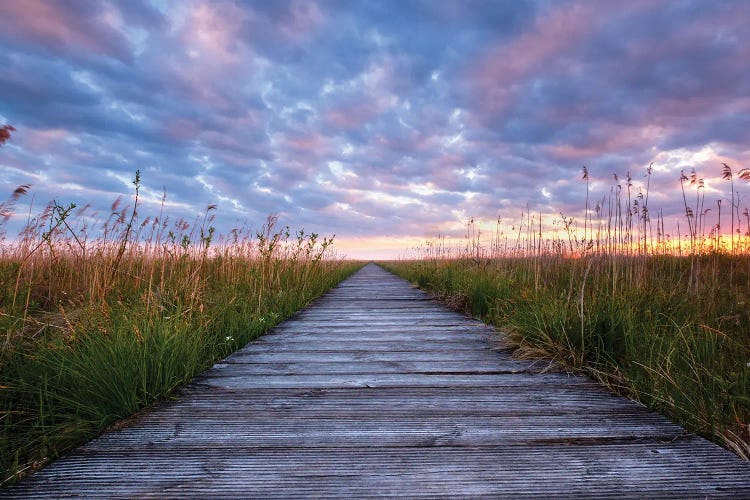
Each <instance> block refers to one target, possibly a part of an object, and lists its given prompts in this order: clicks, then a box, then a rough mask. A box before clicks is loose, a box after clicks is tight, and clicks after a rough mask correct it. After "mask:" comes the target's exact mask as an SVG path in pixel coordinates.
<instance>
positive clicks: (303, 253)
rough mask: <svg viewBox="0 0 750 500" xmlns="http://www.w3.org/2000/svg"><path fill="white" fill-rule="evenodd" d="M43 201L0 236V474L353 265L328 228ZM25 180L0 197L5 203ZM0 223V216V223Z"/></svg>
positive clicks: (167, 387)
mask: <svg viewBox="0 0 750 500" xmlns="http://www.w3.org/2000/svg"><path fill="white" fill-rule="evenodd" d="M140 182H141V179H140V174H136V176H135V179H134V189H135V196H134V197H133V201H132V203H131V204H130V205H125V206H123V204H122V201H121V200H118V201H116V202H115V203H114V204H113V205H112V207H111V208H112V210H111V212H112V215H111V216H110V217H108V218H107V219H106V220H99V221H97V220H96V219H95V218H94V217H93V215H92V214H90V213H89V210H90V209H89V208H88V207H83V208H78V207H77V206H76V205H73V204H71V205H60V204H59V203H58V202H56V201H52V202H51V203H49V204H48V205H47V206H46V207H45V208H44V209H43V210H42V211H41V213H39V214H38V215H36V216H34V217H30V218H29V220H28V223H27V224H26V226H25V227H24V228H23V230H22V231H21V232H20V234H19V235H18V237H17V238H15V239H13V240H8V239H3V240H1V241H0V471H1V475H0V483H9V482H13V481H15V480H17V479H18V478H20V477H22V476H23V475H24V474H26V473H28V472H29V471H31V470H34V469H36V468H38V467H40V466H43V465H44V464H45V463H46V462H47V461H49V460H50V459H51V458H54V457H55V456H57V455H59V454H60V453H61V452H63V451H65V450H68V449H70V448H71V447H74V446H76V445H78V444H80V443H82V442H84V441H86V440H88V439H91V438H92V437H94V436H96V435H97V434H98V433H100V432H102V431H103V430H104V429H105V428H107V427H108V426H110V425H112V424H113V423H115V422H116V421H118V420H119V419H122V418H125V417H128V416H129V415H131V414H133V413H134V412H137V411H138V410H139V409H140V408H143V407H144V406H146V405H148V404H150V403H152V402H153V401H155V400H157V399H160V398H163V397H166V396H167V395H168V394H169V393H170V392H171V391H173V390H174V388H176V387H177V386H179V385H180V384H182V383H184V382H186V381H188V380H190V379H191V378H192V377H193V376H194V375H195V374H197V373H199V372H200V371H202V370H204V369H206V368H208V367H209V366H211V365H212V364H213V363H214V362H215V361H216V360H218V359H221V358H223V357H225V356H226V355H228V354H229V353H231V352H233V351H235V350H236V349H238V348H240V347H242V346H243V345H244V344H245V343H247V342H248V341H250V340H252V339H253V338H255V337H256V336H258V335H260V334H261V333H263V332H265V331H266V330H268V329H269V328H271V327H272V326H273V325H275V324H277V323H278V322H280V321H282V320H283V319H285V318H286V317H288V316H289V315H291V314H293V313H294V312H295V311H297V310H299V309H300V308H302V307H304V306H305V305H306V304H307V303H308V302H309V301H311V300H312V299H314V298H315V297H317V296H318V295H320V294H321V293H323V292H324V291H326V290H327V289H329V288H330V287H331V286H333V285H335V284H336V283H338V282H339V281H340V280H341V279H343V278H344V277H345V276H347V275H348V274H350V273H351V272H353V271H354V270H355V269H356V268H357V267H359V266H361V264H358V263H356V262H346V261H342V260H340V259H337V258H336V256H335V254H334V253H333V251H332V243H333V238H332V237H331V238H327V237H324V238H321V237H320V236H319V235H317V234H306V233H305V232H304V231H302V230H300V231H298V232H297V233H296V234H294V235H292V234H291V232H290V230H289V228H287V227H279V226H278V221H277V219H276V217H270V218H269V219H268V220H267V221H266V222H265V223H264V224H263V225H262V227H261V228H260V229H259V230H257V231H251V230H250V229H248V228H244V227H243V228H237V229H233V230H232V231H230V232H229V233H228V234H225V235H218V234H217V233H216V231H215V229H214V226H213V223H214V217H215V212H216V207H215V206H213V205H210V206H208V207H207V208H206V211H205V212H204V213H203V214H201V216H200V217H198V218H196V220H195V221H193V222H188V221H186V220H183V219H179V220H170V219H169V218H168V217H166V216H164V215H163V204H162V210H160V213H158V214H156V215H148V216H145V217H144V216H143V215H142V214H141V207H140V206H139V195H138V194H139V190H140ZM28 189H29V187H28V186H21V187H19V189H17V190H16V191H15V192H14V193H13V195H12V196H11V197H10V198H9V199H8V200H7V201H6V202H5V203H3V204H2V206H0V212H2V214H3V217H4V218H3V220H7V219H8V218H9V217H10V216H11V215H12V214H13V213H14V206H15V204H16V202H17V201H18V200H19V199H20V197H22V196H25V195H26V194H27V191H28ZM2 227H3V226H2V225H0V229H2Z"/></svg>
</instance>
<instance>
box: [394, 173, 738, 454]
mask: <svg viewBox="0 0 750 500" xmlns="http://www.w3.org/2000/svg"><path fill="white" fill-rule="evenodd" d="M723 167H724V168H723V171H722V174H723V178H724V179H726V180H727V181H732V182H734V181H733V179H734V178H740V179H743V180H745V179H747V178H750V171H748V170H741V171H740V172H738V173H737V174H733V173H732V171H731V167H729V166H728V165H723ZM589 175H590V172H589V171H588V169H585V170H584V172H583V180H584V181H585V182H586V188H585V197H586V198H585V202H584V203H585V208H584V213H583V215H582V217H580V218H581V219H582V221H583V222H582V227H579V226H578V225H577V224H576V222H575V219H574V218H573V217H571V216H569V215H563V214H560V217H559V218H557V219H555V220H554V221H553V222H552V224H545V226H546V227H548V228H550V227H551V229H550V230H546V231H545V230H543V229H542V227H543V224H542V222H541V219H542V215H541V214H532V213H531V211H530V210H529V209H528V208H527V209H526V211H525V212H524V214H523V215H522V217H521V219H520V221H519V222H518V223H516V224H514V225H513V226H512V227H511V228H510V230H507V229H503V228H502V227H501V225H500V224H499V223H498V225H497V228H496V230H495V234H494V235H493V237H492V238H491V239H490V241H489V244H482V243H481V242H479V241H477V239H476V238H475V237H474V236H472V235H475V234H477V233H479V232H480V231H479V230H478V229H476V228H471V230H470V231H467V234H466V238H465V239H466V241H465V243H464V244H463V245H450V244H449V243H448V242H446V240H445V239H444V238H439V239H437V240H435V241H431V242H429V243H428V244H427V245H426V246H424V247H422V248H419V249H417V255H416V257H417V258H412V259H403V260H401V261H394V262H390V263H387V264H386V266H387V267H388V268H390V269H391V270H392V271H394V272H396V273H397V274H400V275H401V276H403V277H405V278H407V279H410V280H411V281H413V282H416V283H417V284H418V285H419V286H421V287H424V288H427V289H429V290H431V291H433V292H434V293H435V294H437V295H438V296H440V297H442V298H444V299H445V300H447V301H448V302H449V303H450V304H451V305H453V306H454V307H455V308H457V309H459V310H462V311H464V312H467V313H469V314H472V315H474V316H476V317H479V318H482V319H484V320H486V321H488V322H491V323H493V324H495V325H497V326H498V327H501V328H503V329H504V330H505V331H507V332H508V334H509V336H510V338H511V339H513V340H514V341H515V343H516V344H517V346H518V348H519V349H518V353H519V355H539V354H540V353H541V354H542V355H544V356H551V357H553V358H555V359H556V360H557V361H559V362H560V363H561V364H563V365H565V366H567V367H569V368H571V369H575V370H582V371H584V372H586V373H588V374H589V375H591V376H593V377H594V378H596V379H598V380H600V381H602V382H604V383H605V384H607V385H608V386H609V387H611V388H612V389H613V390H616V391H618V392H620V393H623V394H626V395H628V396H630V397H632V398H635V399H637V400H639V401H642V402H643V403H645V404H647V405H649V406H650V407H652V408H655V409H657V410H659V411H662V412H663V413H665V414H667V415H669V416H670V417H672V418H673V419H674V420H676V421H677V422H679V423H681V424H682V425H684V426H686V427H687V428H688V429H689V430H691V431H694V432H698V433H700V434H702V435H704V436H707V437H709V438H711V439H713V440H714V441H716V442H718V443H720V444H722V445H724V446H726V447H727V448H729V449H731V450H733V451H734V452H735V453H737V454H738V455H739V456H741V457H744V458H745V459H748V458H750V334H749V333H748V332H750V313H748V304H750V223H749V224H748V226H749V227H748V228H747V230H745V231H742V230H741V229H740V228H741V227H742V226H741V219H740V217H739V216H740V214H741V213H742V214H746V213H747V208H745V209H744V211H741V207H740V197H739V193H738V189H737V186H735V185H734V184H732V187H731V197H732V199H731V200H729V207H730V209H729V210H726V211H724V213H722V211H721V210H720V209H721V208H722V203H721V201H720V200H719V201H718V202H717V204H716V208H717V209H716V210H715V211H714V212H711V211H710V210H709V209H707V208H706V200H705V183H704V181H703V179H702V178H701V177H699V176H698V174H697V173H696V172H695V171H693V172H691V173H690V174H689V175H686V174H685V173H682V174H681V176H680V196H681V198H682V200H683V203H684V208H685V219H684V220H683V227H687V228H688V232H687V234H685V235H682V236H681V235H680V234H679V231H678V232H677V233H676V234H674V235H673V236H670V235H669V234H667V233H666V231H665V229H664V228H665V223H664V219H663V217H662V216H661V211H660V210H652V209H651V208H650V207H649V195H648V190H649V186H650V175H651V167H650V166H649V168H648V170H647V177H646V178H647V179H648V180H647V183H646V187H645V191H643V190H642V189H641V190H639V191H638V193H637V194H636V195H632V193H631V189H632V188H633V186H632V183H631V176H630V174H629V173H628V174H627V176H625V179H626V182H625V185H622V184H620V183H619V181H618V179H617V177H616V176H615V183H616V184H615V186H613V187H612V188H611V189H610V194H609V196H604V197H602V198H601V199H600V201H599V202H597V203H596V206H595V207H591V206H589V204H590V192H589V184H588V182H589ZM592 205H593V203H592ZM726 212H729V215H730V218H731V220H732V221H733V222H732V224H730V228H731V231H732V232H731V234H729V235H728V234H725V233H723V232H722V227H723V226H722V217H725V214H726ZM652 214H655V216H654V217H653V220H652ZM711 217H715V219H714V222H713V223H712V222H711ZM746 217H747V218H749V219H750V216H746ZM473 223H474V222H473V221H470V226H471V225H472V224H473ZM678 223H679V222H678ZM514 240H515V241H514Z"/></svg>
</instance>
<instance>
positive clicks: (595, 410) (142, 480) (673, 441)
mask: <svg viewBox="0 0 750 500" xmlns="http://www.w3.org/2000/svg"><path fill="white" fill-rule="evenodd" d="M494 335H496V334H495V333H494V332H493V330H492V329H491V328H489V327H487V326H485V325H483V324H482V323H480V322H477V321H474V320H471V319H468V318H466V317H464V316H461V315H459V314H456V313H453V312H450V311H448V310H447V309H446V308H445V307H443V306H442V305H440V304H439V303H437V302H435V301H433V300H431V299H430V297H429V296H428V295H427V294H425V293H424V292H422V291H420V290H417V289H414V288H412V287H410V286H409V284H408V283H406V282H405V281H403V280H401V279H399V278H397V277H395V276H393V275H391V274H388V273H387V272H385V271H383V270H382V269H381V268H379V267H377V266H374V265H368V266H366V267H365V268H364V269H362V270H361V271H360V272H359V273H357V274H355V275H354V276H352V277H351V278H349V279H348V280H346V281H345V282H343V283H342V284H341V285H339V286H338V287H337V288H335V289H334V290H332V291H331V292H329V293H328V294H327V295H325V296H324V297H322V298H321V299H320V300H318V301H317V302H316V303H315V304H314V305H313V306H312V307H310V308H308V309H307V310H305V311H304V312H302V313H300V314H298V315H297V316H295V317H294V318H293V319H291V320H289V321H287V322H285V323H283V324H282V325H280V326H278V327H277V328H275V329H274V330H273V332H272V333H270V334H269V335H266V336H264V337H262V338H261V339H259V340H257V341H255V342H252V343H251V344H249V345H247V346H246V347H245V348H243V349H242V350H240V351H238V352H236V353H234V354H232V355H231V356H229V357H228V358H227V359H226V360H224V361H223V362H221V363H219V364H217V365H216V366H214V367H213V368H212V369H210V370H208V371H207V372H205V373H204V374H202V375H201V376H199V377H198V378H197V379H196V380H195V381H193V382H192V383H191V384H189V385H188V386H186V387H185V388H184V389H183V390H182V391H181V392H180V395H179V398H178V399H176V400H174V401H169V402H165V403H161V404H159V405H157V406H156V407H155V408H153V410H151V411H149V412H147V413H146V414H144V415H143V416H141V417H140V418H138V419H137V420H135V421H134V422H133V423H132V424H130V425H128V426H127V427H125V428H123V429H121V430H118V431H114V432H109V433H107V434H105V435H103V436H101V437H100V438H99V439H96V440H94V441H92V442H90V443H88V444H87V445H85V446H83V447H81V448H79V449H78V450H76V451H75V452H73V453H71V454H70V455H69V456H67V457H65V458H62V459H60V460H58V461H57V462H55V463H53V464H52V465H50V466H49V467H47V468H46V469H44V470H42V471H40V472H38V473H36V474H34V475H33V476H31V477H29V478H27V479H26V480H25V481H22V482H21V483H20V484H18V485H16V486H15V487H13V488H10V489H6V490H4V491H0V497H2V496H12V497H15V496H19V497H27V496H35V497H53V498H61V497H96V496H103V497H138V498H140V497H148V496H157V497H179V496H194V497H204V498H217V497H223V496H226V497H254V498H269V497H293V498H299V497H310V496H315V497H326V498H327V497H337V496H338V497H347V498H360V497H369V496H399V497H402V496H403V497H415V496H428V497H439V496H443V497H450V498H454V497H458V496H470V497H479V496H492V497H498V496H499V497H503V496H509V497H513V498H520V497H543V498H547V497H574V496H576V497H577V496H587V497H590V496H595V497H607V496H612V497H620V498H621V497H669V496H673V497H678V498H692V497H695V498H706V497H720V496H726V497H735V498H737V497H744V498H750V464H748V463H746V462H743V461H741V460H740V459H738V458H737V457H735V456H734V455H732V454H731V453H729V452H727V451H725V450H723V449H721V448H719V447H718V446H716V445H714V444H712V443H710V442H708V441H706V440H704V439H701V438H698V437H696V436H694V435H691V434H688V433H686V432H685V431H684V430H683V429H681V428H680V427H678V426H676V425H674V424H672V423H670V422H668V421H667V420H666V419H665V418H663V417H661V416H660V415H657V414H654V413H652V412H650V411H648V410H647V409H645V408H644V407H642V406H640V405H638V404H636V403H633V402H630V401H628V400H626V399H623V398H620V397H616V396H613V395H611V394H609V393H608V392H607V391H605V390H604V389H602V388H600V387H598V386H597V385H596V384H594V383H593V382H590V381H589V380H587V379H585V378H582V377H577V376H569V375H566V374H563V373H549V372H547V373H544V372H543V369H544V368H545V367H546V365H545V364H544V363H540V362H536V363H534V362H529V361H519V360H514V359H512V358H511V356H510V355H509V354H508V353H507V352H501V351H498V350H496V349H493V340H492V338H493V336H494Z"/></svg>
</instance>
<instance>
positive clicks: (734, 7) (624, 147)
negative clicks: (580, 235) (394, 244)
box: [0, 0, 750, 247]
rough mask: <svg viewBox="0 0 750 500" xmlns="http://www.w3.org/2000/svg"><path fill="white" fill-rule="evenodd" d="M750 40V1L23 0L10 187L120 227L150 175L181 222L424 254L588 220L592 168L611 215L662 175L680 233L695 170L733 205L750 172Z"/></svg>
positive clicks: (3, 79) (8, 31)
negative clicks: (275, 228)
mask: <svg viewBox="0 0 750 500" xmlns="http://www.w3.org/2000/svg"><path fill="white" fill-rule="evenodd" d="M749 20H750V7H749V6H748V5H747V3H746V2H742V1H726V2H721V3H698V2H678V1H675V2H651V1H646V0H638V1H634V2H628V3H622V2H609V1H605V2H598V3H595V4H594V3H591V2H583V1H565V2H521V1H507V2H497V1H479V0H476V1H472V2H469V3H467V2H461V1H450V0H446V1H441V2H437V3H436V2H429V1H415V2H399V1H385V2H349V3H342V2H336V1H327V0H321V1H304V2H303V1H290V2H260V3H247V2H239V1H230V0H221V1H215V2H203V1H197V0H196V1H185V2H182V1H181V2H176V1H171V0H169V1H166V2H161V1H159V2H156V1H154V2H149V1H137V2H136V1H124V0H123V1H104V0H102V1H94V2H78V1H62V0H61V1H58V2H41V1H36V0H29V1H28V2H5V3H0V66H2V67H3V71H2V72H0V88H2V94H0V113H2V117H1V118H2V119H4V120H7V121H8V122H9V123H12V124H13V125H14V126H16V128H17V129H18V130H17V132H16V133H15V134H14V136H13V137H12V138H11V141H10V142H9V143H8V144H6V145H5V146H3V148H2V149H0V175H1V176H2V178H3V182H2V183H1V184H0V189H5V190H6V192H8V193H9V192H11V191H12V189H14V188H15V185H18V184H21V183H24V182H31V183H32V184H34V189H35V190H36V191H37V193H38V194H37V196H38V197H39V198H45V197H46V198H55V197H59V196H62V195H64V196H66V197H67V196H71V197H75V196H77V197H79V198H81V199H80V200H79V202H81V203H83V202H84V201H87V200H91V201H92V205H93V206H92V211H94V210H99V211H100V212H101V213H107V207H108V204H109V203H111V201H112V198H115V197H116V196H117V195H118V194H128V193H129V190H130V188H131V185H130V181H131V180H132V176H133V173H134V172H135V170H136V169H141V170H142V172H143V182H144V189H146V190H147V191H148V192H149V193H151V194H150V195H149V198H148V199H149V201H148V203H149V204H151V205H152V206H154V207H158V205H159V203H160V198H161V193H162V189H163V188H164V187H166V189H167V192H168V200H169V204H170V210H173V218H175V219H177V218H179V217H181V216H185V217H187V218H192V217H195V216H196V215H197V214H199V213H202V211H203V210H204V209H205V206H206V205H208V204H209V203H218V205H219V211H218V215H219V219H218V220H219V221H220V220H221V216H222V214H225V215H226V218H227V221H228V222H224V223H221V222H220V224H224V225H225V229H226V228H228V227H230V226H231V225H232V224H235V223H236V221H238V220H245V219H247V220H251V221H257V223H258V224H260V223H262V221H263V219H264V217H265V215H267V214H271V213H277V214H281V215H282V217H283V220H284V223H287V224H290V225H293V226H294V225H303V226H305V227H306V228H308V229H309V230H314V231H317V232H320V233H336V234H338V235H339V237H340V238H342V241H343V240H345V239H346V238H347V237H349V238H352V239H355V238H359V239H360V240H358V241H363V240H365V239H367V238H371V237H374V238H382V237H383V236H384V235H389V236H392V237H399V238H402V239H401V240H400V241H414V240H413V239H420V238H427V237H430V236H434V235H435V234H436V233H438V232H439V233H441V234H451V235H454V236H456V237H460V236H461V234H462V233H463V232H464V231H465V223H466V220H468V219H469V218H470V217H476V219H477V220H481V221H482V223H483V224H494V221H495V219H496V217H497V215H498V213H500V214H501V215H502V217H504V218H505V219H506V220H508V219H515V218H517V217H518V215H519V214H520V212H521V211H522V210H526V207H527V206H528V207H529V208H530V209H531V210H532V211H543V212H545V213H548V214H549V216H550V217H553V216H556V215H555V214H557V213H558V212H560V211H563V212H565V213H570V214H579V215H578V216H580V214H581V211H582V206H581V205H582V204H581V199H582V193H583V194H584V195H585V184H583V183H582V182H581V180H580V169H581V167H582V166H583V165H587V166H588V167H589V169H590V171H591V172H592V183H591V186H590V187H591V189H592V199H597V200H598V199H600V198H601V196H603V195H605V194H607V193H609V192H610V190H611V189H615V188H616V183H615V181H614V177H613V175H614V174H617V175H618V176H619V179H620V180H619V182H620V184H622V182H623V181H622V179H623V178H624V176H625V174H626V173H627V172H628V171H630V172H631V174H632V176H633V179H634V188H633V189H645V188H644V185H643V182H644V179H645V178H644V177H643V176H644V172H645V168H646V166H647V165H648V164H650V163H651V162H654V165H655V167H654V173H653V175H652V178H651V182H652V184H651V189H652V195H651V199H652V200H653V201H654V203H657V202H658V203H659V204H660V205H661V206H663V207H664V212H665V213H670V214H673V215H678V214H679V213H680V204H679V201H680V200H679V198H676V197H675V196H674V195H675V193H677V194H679V191H676V190H679V181H678V179H679V170H681V169H686V170H688V171H689V170H690V169H691V168H696V169H698V171H699V172H700V173H701V175H703V176H704V177H705V179H706V182H707V185H709V186H710V187H711V190H707V193H709V192H710V196H712V197H715V198H721V197H724V198H726V197H727V196H728V195H727V193H726V188H727V186H726V185H725V184H722V183H721V182H718V181H719V179H717V178H716V176H717V175H718V174H717V172H718V165H719V163H720V161H728V162H729V163H731V164H732V165H735V166H736V168H737V169H739V168H742V167H744V166H747V161H748V159H750V150H749V149H748V145H747V137H746V135H747V134H746V133H745V131H746V130H747V129H748V126H750V122H749V121H748V120H749V119H748V116H750V73H749V72H748V71H747V68H746V64H745V61H747V60H750V34H748V31H747V29H746V25H747V24H748V21H749ZM657 167H658V168H657ZM14 184H15V185H14ZM670 193H671V195H670ZM707 196H708V194H707ZM683 210H684V209H683ZM181 213H182V214H184V215H180V214H181ZM220 229H221V228H220ZM410 238H412V239H410ZM352 241H354V240H352ZM355 247H356V245H355Z"/></svg>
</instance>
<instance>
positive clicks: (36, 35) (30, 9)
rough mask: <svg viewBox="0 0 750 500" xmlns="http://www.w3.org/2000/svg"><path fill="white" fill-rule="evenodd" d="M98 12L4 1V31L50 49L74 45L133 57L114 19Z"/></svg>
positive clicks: (38, 1) (31, 0)
mask: <svg viewBox="0 0 750 500" xmlns="http://www.w3.org/2000/svg"><path fill="white" fill-rule="evenodd" d="M95 12H96V11H95ZM85 14H89V15H90V12H86V13H85ZM96 14H97V15H96V16H95V17H86V16H85V15H83V13H82V12H76V11H75V10H73V9H71V8H66V4H63V3H59V2H49V1H45V0H23V1H9V2H0V31H2V32H4V33H6V34H9V35H11V36H12V37H14V38H17V39H25V40H29V41H31V42H33V43H36V44H39V45H42V46H44V47H46V48H47V49H50V50H58V49H59V48H60V47H71V48H77V49H84V50H85V51H88V52H93V53H97V54H102V55H108V56H112V57H116V58H119V59H123V58H129V57H130V54H129V53H128V52H127V50H128V49H127V41H126V39H125V38H124V36H123V35H122V34H121V33H120V32H119V31H117V29H116V28H115V27H114V26H112V25H111V24H110V21H112V20H113V18H112V17H111V16H109V17H108V16H107V15H105V14H106V13H102V12H96Z"/></svg>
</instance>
